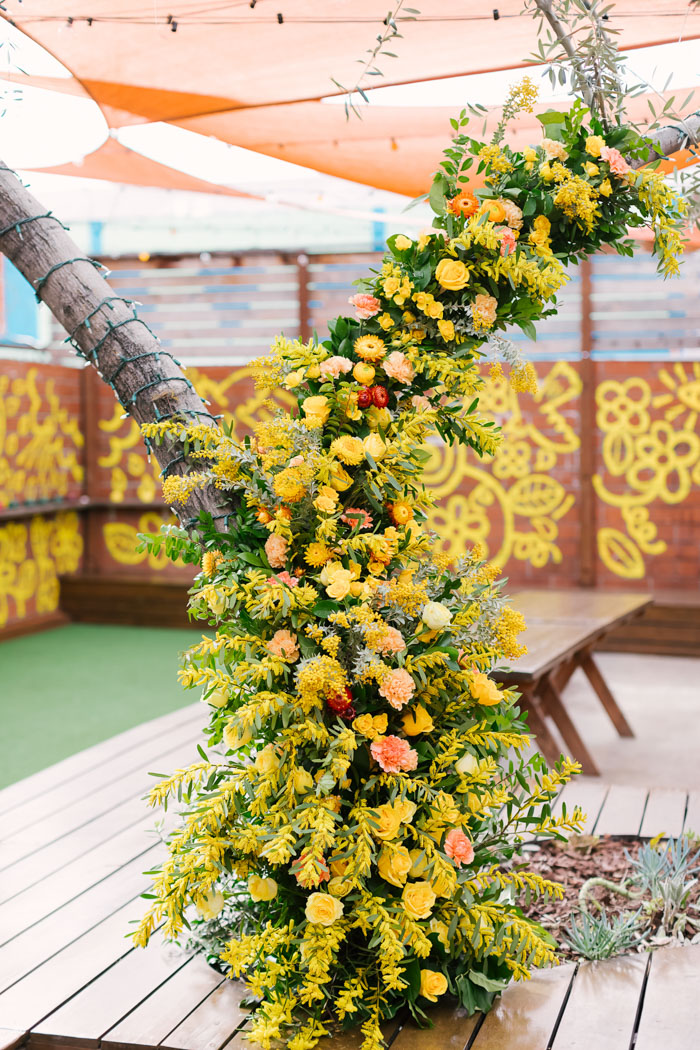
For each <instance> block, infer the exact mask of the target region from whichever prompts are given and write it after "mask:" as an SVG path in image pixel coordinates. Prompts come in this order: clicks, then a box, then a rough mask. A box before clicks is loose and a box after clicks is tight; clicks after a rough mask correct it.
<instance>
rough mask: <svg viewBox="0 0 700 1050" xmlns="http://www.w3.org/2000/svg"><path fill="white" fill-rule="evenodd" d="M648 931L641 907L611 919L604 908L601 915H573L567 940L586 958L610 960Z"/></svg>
mask: <svg viewBox="0 0 700 1050" xmlns="http://www.w3.org/2000/svg"><path fill="white" fill-rule="evenodd" d="M646 932H647V927H646V922H645V920H644V919H643V918H642V909H641V908H640V909H639V910H638V911H636V912H634V913H633V914H631V915H630V914H629V913H628V914H623V915H615V916H613V917H612V919H609V918H608V916H607V914H606V912H605V909H604V908H602V907H601V909H600V912H599V914H598V915H591V914H590V913H589V912H587V911H582V912H581V913H580V916H579V919H578V921H577V920H576V919H575V918H574V917H573V916H572V919H571V925H570V926H569V927H568V928H567V937H566V939H565V940H566V943H567V944H568V946H569V948H571V950H572V951H573V952H575V953H576V954H577V955H581V956H583V958H584V959H610V958H611V957H612V956H613V955H621V954H622V953H623V952H627V951H630V949H632V948H635V947H636V946H637V945H638V944H641V942H642V941H643V940H644V938H645V936H646Z"/></svg>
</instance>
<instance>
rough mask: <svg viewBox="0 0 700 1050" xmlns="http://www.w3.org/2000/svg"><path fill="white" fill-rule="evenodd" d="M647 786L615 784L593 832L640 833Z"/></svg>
mask: <svg viewBox="0 0 700 1050" xmlns="http://www.w3.org/2000/svg"><path fill="white" fill-rule="evenodd" d="M648 794H649V792H648V790H647V788H642V787H634V786H630V785H628V784H622V785H621V784H613V785H612V786H611V788H610V790H609V791H608V794H607V797H606V799H605V805H604V806H603V808H602V810H601V811H600V815H599V816H598V820H597V821H596V824H595V827H594V828H593V832H594V834H596V835H638V834H639V829H640V827H641V825H642V820H643V818H644V809H645V806H646V801H647V796H648Z"/></svg>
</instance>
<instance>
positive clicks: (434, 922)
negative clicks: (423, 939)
mask: <svg viewBox="0 0 700 1050" xmlns="http://www.w3.org/2000/svg"><path fill="white" fill-rule="evenodd" d="M428 929H429V930H430V932H431V933H434V934H436V936H437V939H438V940H439V941H440V944H441V945H442V946H443V948H444V949H445V951H446V952H448V951H449V950H450V931H449V929H448V928H447V923H446V922H441V921H440V919H431V920H430V923H429V925H428Z"/></svg>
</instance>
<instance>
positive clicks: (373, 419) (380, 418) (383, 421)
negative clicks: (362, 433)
mask: <svg viewBox="0 0 700 1050" xmlns="http://www.w3.org/2000/svg"><path fill="white" fill-rule="evenodd" d="M365 419H366V420H367V426H368V427H369V429H370V430H379V429H380V428H381V429H382V430H386V428H387V427H388V426H389V424H390V423H391V412H390V411H389V409H388V408H377V406H376V405H372V407H371V408H369V409H368V410H367V413H366V415H365Z"/></svg>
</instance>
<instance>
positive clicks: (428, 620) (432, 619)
mask: <svg viewBox="0 0 700 1050" xmlns="http://www.w3.org/2000/svg"><path fill="white" fill-rule="evenodd" d="M421 619H422V620H423V623H424V624H426V625H427V626H428V627H429V628H430V630H431V631H440V630H442V628H443V627H447V625H448V623H449V622H450V620H451V619H452V613H451V612H450V610H449V609H448V608H447V606H446V605H442V604H441V603H440V602H428V604H427V605H426V606H425V607H424V609H423V612H422V613H421Z"/></svg>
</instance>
